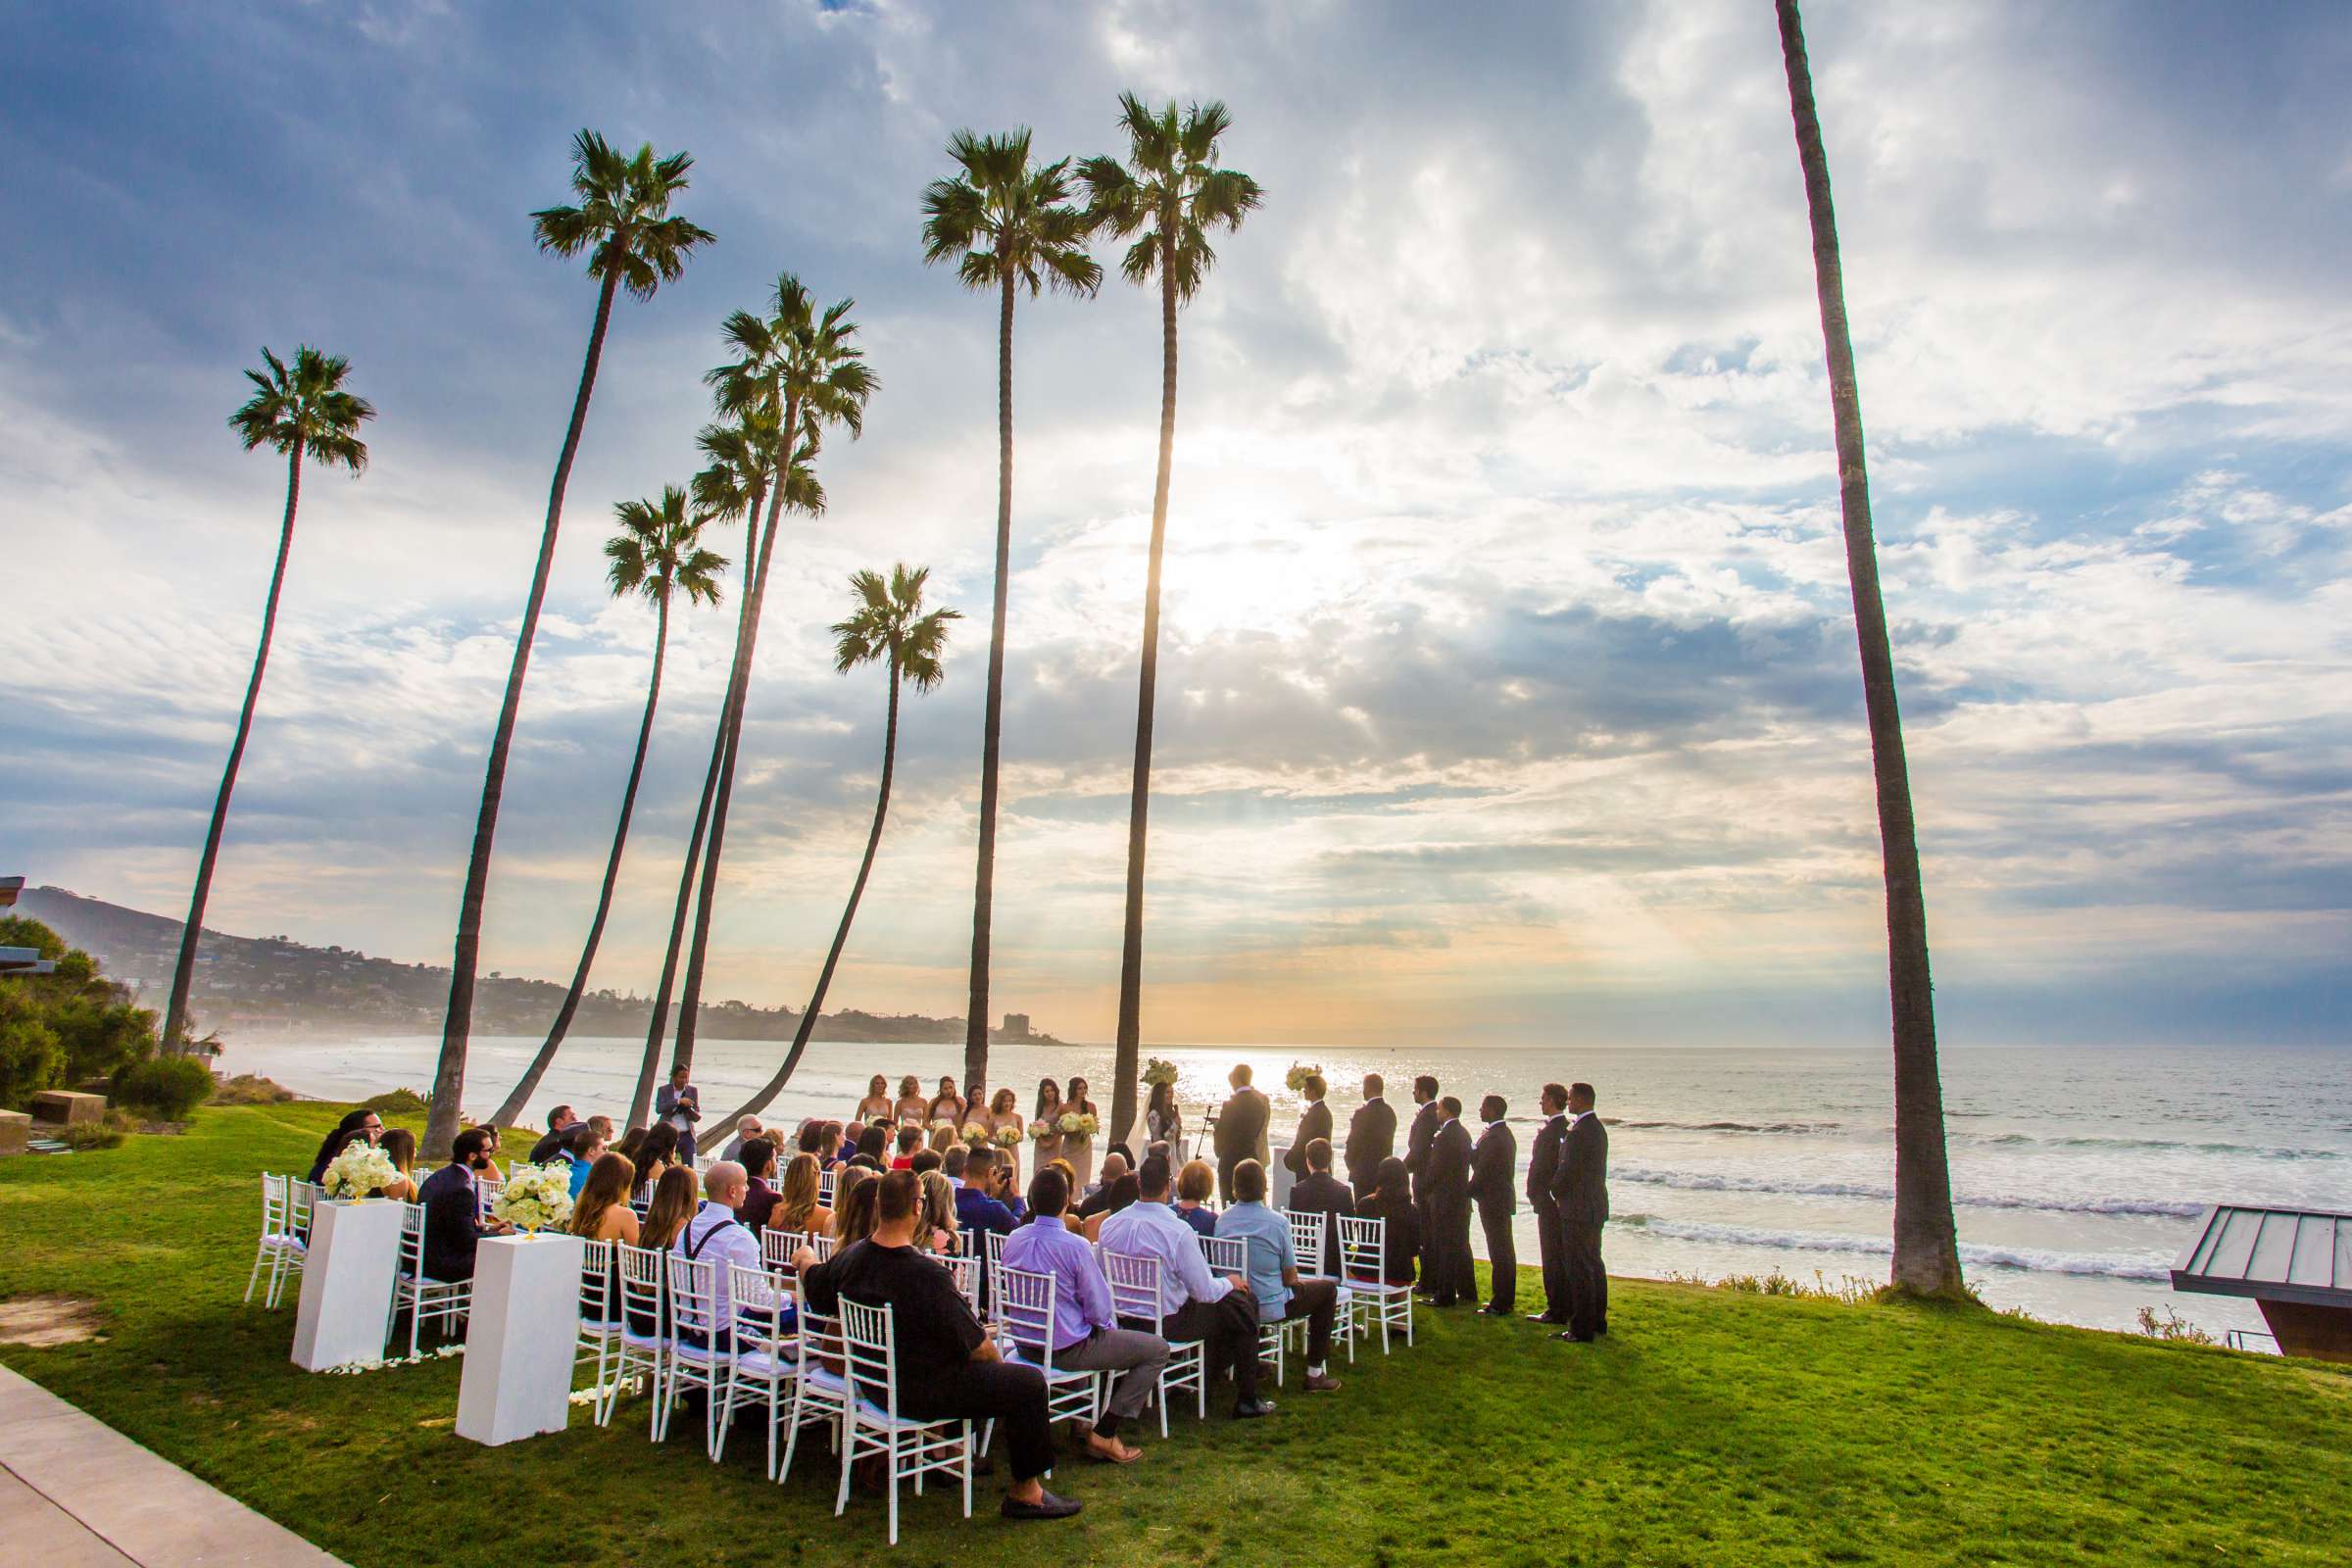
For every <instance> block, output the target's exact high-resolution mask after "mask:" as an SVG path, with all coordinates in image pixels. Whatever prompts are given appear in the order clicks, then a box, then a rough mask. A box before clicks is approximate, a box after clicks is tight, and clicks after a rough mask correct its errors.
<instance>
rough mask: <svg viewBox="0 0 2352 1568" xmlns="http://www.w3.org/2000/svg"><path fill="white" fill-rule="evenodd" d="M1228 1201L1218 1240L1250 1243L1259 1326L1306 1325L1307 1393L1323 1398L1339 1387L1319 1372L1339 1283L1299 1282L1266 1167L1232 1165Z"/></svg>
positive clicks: (1287, 1229)
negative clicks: (1269, 1201) (1270, 1200)
mask: <svg viewBox="0 0 2352 1568" xmlns="http://www.w3.org/2000/svg"><path fill="white" fill-rule="evenodd" d="M1233 1198H1234V1201H1233V1206H1232V1207H1230V1208H1228V1209H1226V1210H1225V1212H1224V1213H1222V1214H1219V1215H1218V1216H1217V1236H1218V1238H1219V1239H1220V1240H1222V1239H1223V1238H1225V1237H1229V1236H1231V1237H1239V1238H1241V1239H1242V1240H1243V1241H1245V1242H1247V1243H1249V1247H1250V1295H1252V1296H1254V1297H1256V1298H1257V1313H1258V1320H1259V1321H1260V1322H1263V1323H1276V1322H1281V1321H1284V1320H1286V1319H1290V1318H1299V1317H1303V1318H1305V1319H1306V1385H1305V1386H1306V1392H1307V1393H1309V1394H1327V1393H1329V1392H1331V1391H1332V1390H1334V1389H1336V1388H1338V1387H1339V1386H1340V1380H1339V1379H1337V1378H1335V1377H1333V1376H1331V1374H1330V1373H1328V1372H1327V1371H1325V1370H1324V1366H1325V1363H1326V1362H1328V1361H1329V1360H1330V1358H1331V1334H1332V1328H1333V1325H1334V1323H1335V1322H1336V1321H1337V1319H1338V1316H1339V1306H1340V1285H1339V1281H1337V1280H1310V1279H1304V1278H1301V1277H1300V1275H1299V1254H1298V1252H1297V1250H1295V1249H1294V1248H1293V1247H1292V1245H1291V1222H1290V1221H1289V1220H1288V1219H1287V1218H1285V1217H1284V1216H1283V1215H1281V1214H1278V1213H1276V1212H1275V1211H1274V1210H1273V1209H1270V1208H1268V1207H1267V1206H1266V1167H1265V1166H1263V1165H1261V1164H1259V1163H1258V1162H1257V1161H1256V1160H1254V1159H1245V1160H1243V1161H1242V1162H1241V1163H1240V1164H1239V1165H1236V1166H1235V1167H1234V1170H1233Z"/></svg>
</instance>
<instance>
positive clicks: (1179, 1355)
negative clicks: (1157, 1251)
mask: <svg viewBox="0 0 2352 1568" xmlns="http://www.w3.org/2000/svg"><path fill="white" fill-rule="evenodd" d="M1159 1274H1160V1262H1159V1259H1158V1258H1156V1257H1139V1256H1135V1255H1132V1254H1130V1253H1126V1252H1104V1253H1103V1277H1104V1278H1105V1279H1107V1280H1109V1281H1110V1305H1111V1311H1112V1312H1113V1313H1114V1314H1116V1315H1117V1317H1118V1319H1119V1321H1120V1322H1122V1323H1128V1324H1133V1325H1136V1326H1139V1327H1143V1326H1148V1327H1149V1328H1150V1330H1151V1332H1152V1333H1153V1334H1155V1335H1157V1336H1158V1337H1159V1338H1160V1339H1161V1340H1163V1341H1166V1343H1167V1347H1168V1364H1167V1365H1166V1366H1165V1367H1163V1368H1161V1370H1160V1374H1159V1387H1158V1388H1157V1389H1155V1390H1154V1391H1152V1401H1153V1402H1154V1403H1156V1404H1157V1405H1158V1406H1159V1435H1160V1436H1161V1437H1163V1438H1164V1437H1166V1436H1167V1435H1168V1396H1169V1395H1171V1394H1181V1393H1183V1392H1184V1391H1185V1390H1186V1389H1190V1390H1192V1391H1193V1412H1194V1415H1195V1416H1196V1417H1197V1418H1198V1419H1200V1420H1203V1421H1205V1420H1207V1419H1208V1346H1207V1345H1206V1343H1205V1342H1203V1341H1201V1340H1171V1339H1169V1338H1168V1334H1167V1313H1166V1310H1165V1306H1164V1303H1163V1302H1162V1300H1161V1299H1160V1293H1159Z"/></svg>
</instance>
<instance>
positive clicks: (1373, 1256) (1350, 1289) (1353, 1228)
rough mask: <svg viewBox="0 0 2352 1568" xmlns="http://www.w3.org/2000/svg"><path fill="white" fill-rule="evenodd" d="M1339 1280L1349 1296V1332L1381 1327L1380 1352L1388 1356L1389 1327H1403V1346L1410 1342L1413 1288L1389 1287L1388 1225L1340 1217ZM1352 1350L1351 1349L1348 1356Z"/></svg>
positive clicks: (1382, 1221) (1351, 1216) (1376, 1220)
mask: <svg viewBox="0 0 2352 1568" xmlns="http://www.w3.org/2000/svg"><path fill="white" fill-rule="evenodd" d="M1339 1218H1340V1278H1341V1279H1342V1281H1344V1282H1345V1284H1346V1288H1347V1295H1348V1302H1347V1305H1348V1319H1349V1330H1348V1332H1349V1333H1350V1335H1352V1334H1353V1333H1354V1332H1355V1329H1356V1327H1357V1326H1360V1325H1368V1324H1372V1323H1378V1324H1379V1325H1380V1353H1381V1354H1383V1355H1386V1354H1388V1353H1389V1328H1390V1325H1392V1324H1397V1323H1401V1324H1403V1325H1404V1343H1405V1344H1406V1345H1407V1346H1410V1345H1411V1344H1412V1343H1413V1288H1412V1287H1411V1286H1410V1285H1392V1284H1390V1283H1389V1282H1388V1281H1387V1280H1386V1279H1384V1278H1382V1276H1383V1275H1384V1274H1386V1273H1387V1272H1388V1258H1389V1222H1388V1221H1387V1220H1385V1219H1381V1218H1377V1217H1367V1216H1362V1215H1356V1214H1342V1215H1341V1216H1340V1217H1339ZM1354 1353H1355V1351H1354V1348H1353V1347H1352V1346H1350V1348H1349V1349H1348V1354H1349V1355H1350V1356H1351V1357H1352V1356H1353V1355H1354Z"/></svg>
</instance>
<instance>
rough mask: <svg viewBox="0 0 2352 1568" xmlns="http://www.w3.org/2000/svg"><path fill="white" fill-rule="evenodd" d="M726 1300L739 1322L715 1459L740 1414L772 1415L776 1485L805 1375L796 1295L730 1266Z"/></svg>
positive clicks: (762, 1273)
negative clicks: (780, 1440) (799, 1356)
mask: <svg viewBox="0 0 2352 1568" xmlns="http://www.w3.org/2000/svg"><path fill="white" fill-rule="evenodd" d="M727 1299H728V1301H729V1303H730V1309H731V1311H732V1312H733V1314H734V1320H735V1353H734V1356H733V1357H732V1359H730V1360H729V1361H728V1363H727V1375H726V1387H725V1393H724V1395H723V1397H721V1399H720V1400H719V1411H718V1436H717V1438H716V1440H715V1442H714V1445H713V1453H714V1454H717V1453H724V1452H725V1451H726V1447H727V1429H728V1428H729V1427H730V1426H731V1425H733V1423H734V1419H735V1412H736V1411H737V1410H738V1409H740V1408H742V1407H744V1406H746V1405H760V1406H764V1407H765V1409H766V1411H767V1478H768V1480H770V1481H773V1480H775V1479H776V1427H777V1425H778V1424H779V1422H780V1421H781V1420H782V1418H783V1415H784V1412H785V1411H786V1410H788V1409H789V1408H791V1405H792V1398H791V1390H792V1385H793V1383H794V1382H795V1381H796V1380H798V1379H799V1377H800V1374H801V1368H800V1363H799V1362H798V1361H796V1360H794V1359H793V1356H794V1353H795V1351H796V1350H797V1348H798V1347H797V1346H796V1344H795V1343H794V1330H795V1324H794V1323H792V1322H791V1321H788V1320H787V1314H790V1313H791V1312H792V1310H793V1299H792V1292H791V1290H790V1289H789V1288H788V1287H786V1286H783V1285H780V1284H778V1283H777V1280H776V1278H775V1276H774V1275H772V1274H770V1273H769V1272H768V1271H767V1270H766V1269H765V1268H763V1267H762V1268H754V1267H750V1266H747V1265H745V1264H742V1263H729V1264H728V1265H727Z"/></svg>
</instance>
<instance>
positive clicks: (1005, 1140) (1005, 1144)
mask: <svg viewBox="0 0 2352 1568" xmlns="http://www.w3.org/2000/svg"><path fill="white" fill-rule="evenodd" d="M989 1137H991V1138H992V1139H994V1140H995V1141H996V1143H997V1147H998V1148H1000V1149H1018V1148H1020V1147H1021V1130H1020V1129H1019V1128H1018V1127H1000V1128H998V1129H997V1130H996V1131H995V1132H993V1133H991V1134H989Z"/></svg>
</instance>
